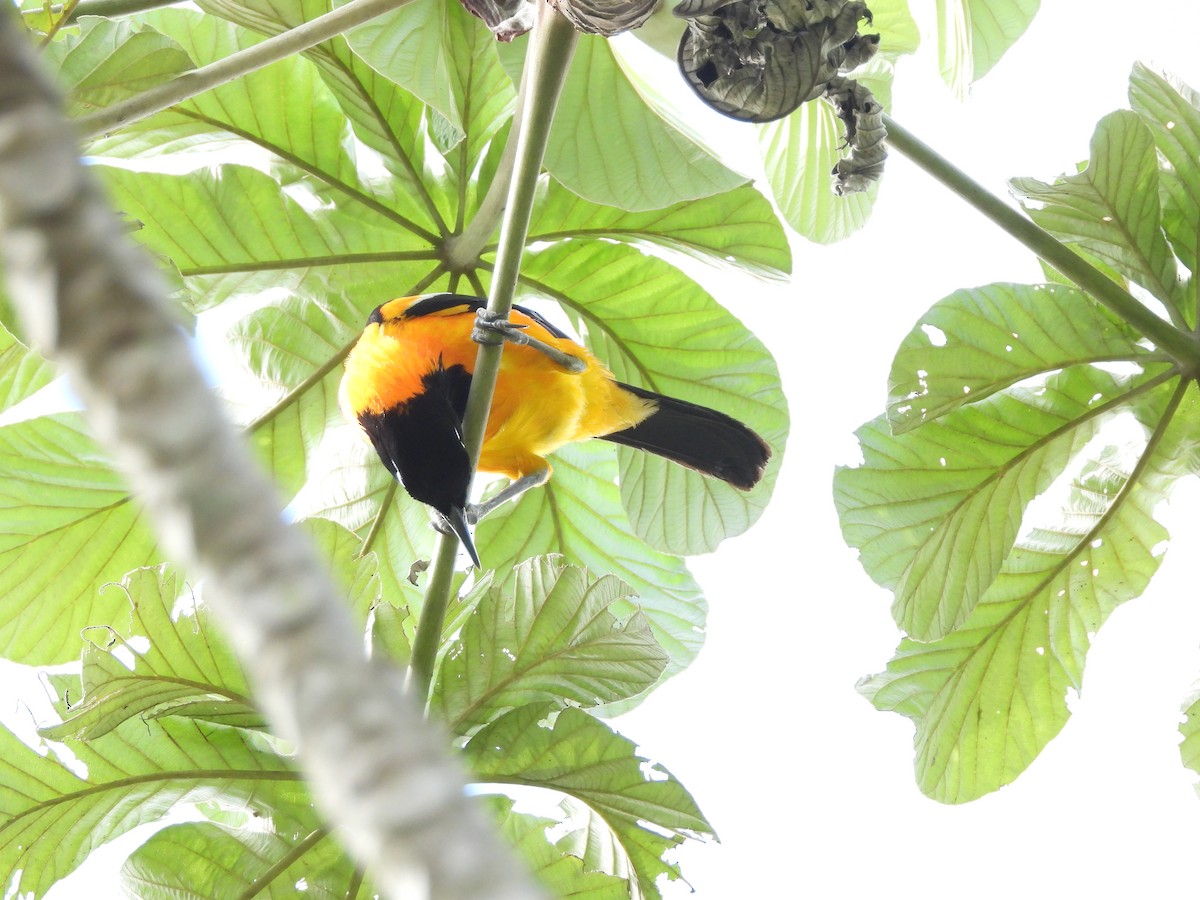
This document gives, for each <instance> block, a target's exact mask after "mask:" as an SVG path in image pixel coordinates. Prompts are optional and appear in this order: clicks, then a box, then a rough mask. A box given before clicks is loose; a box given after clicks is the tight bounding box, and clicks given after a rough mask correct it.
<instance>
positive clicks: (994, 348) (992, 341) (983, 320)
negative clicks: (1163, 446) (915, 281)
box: [887, 284, 1153, 434]
mask: <svg viewBox="0 0 1200 900" xmlns="http://www.w3.org/2000/svg"><path fill="white" fill-rule="evenodd" d="M1118 360H1121V361H1139V362H1142V363H1143V364H1144V363H1147V362H1150V361H1152V360H1153V356H1152V355H1151V354H1150V353H1149V351H1147V350H1146V349H1145V348H1144V347H1142V346H1141V345H1139V344H1138V335H1137V333H1136V332H1134V331H1133V329H1131V328H1130V327H1129V326H1128V325H1126V324H1125V323H1124V322H1122V321H1121V320H1119V319H1117V318H1116V317H1115V316H1114V315H1113V314H1112V313H1110V312H1108V311H1107V310H1106V309H1104V308H1103V307H1102V306H1100V305H1099V304H1097V303H1095V302H1094V301H1092V300H1091V299H1090V298H1089V297H1088V296H1087V295H1086V294H1084V293H1082V292H1081V291H1079V290H1076V289H1075V288H1072V287H1064V286H1062V285H1055V284H1046V285H1023V284H991V285H985V286H984V287H980V288H967V289H964V290H960V291H955V292H954V293H953V294H951V295H950V296H948V297H945V298H943V299H942V300H939V301H938V302H937V303H936V304H934V306H933V307H932V308H931V309H930V310H929V312H927V313H926V314H925V315H924V316H922V317H921V321H920V322H918V323H917V325H916V326H915V327H914V328H913V330H912V331H910V332H909V333H908V336H907V337H906V338H905V339H904V342H903V343H902V344H901V345H900V349H899V350H898V351H897V352H896V358H895V360H894V361H893V362H892V372H891V376H890V377H889V379H888V407H887V418H888V424H889V425H890V426H891V428H892V431H893V433H896V434H900V433H903V432H906V431H909V430H911V429H913V428H917V427H918V426H920V425H922V424H923V423H925V422H928V421H931V420H933V419H936V418H937V417H938V416H941V415H944V414H945V413H947V412H949V411H951V410H953V409H957V408H959V407H960V406H963V405H964V404H967V403H974V402H976V401H978V400H981V399H983V398H984V397H987V396H990V395H991V394H993V393H995V392H996V391H998V390H1002V389H1004V388H1007V387H1009V386H1010V385H1012V384H1015V383H1016V382H1018V381H1021V380H1023V379H1026V378H1030V377H1033V376H1035V375H1041V374H1045V373H1049V372H1053V371H1055V370H1057V369H1063V368H1067V367H1068V366H1072V365H1077V364H1081V363H1105V362H1115V361H1118Z"/></svg>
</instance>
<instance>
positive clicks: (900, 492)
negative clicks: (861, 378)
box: [834, 366, 1174, 641]
mask: <svg viewBox="0 0 1200 900" xmlns="http://www.w3.org/2000/svg"><path fill="white" fill-rule="evenodd" d="M1173 375H1174V373H1173V372H1171V371H1168V372H1167V373H1165V374H1164V375H1159V376H1156V377H1150V376H1148V375H1146V374H1143V375H1141V376H1139V377H1137V378H1135V379H1132V380H1125V379H1117V378H1114V377H1113V376H1112V375H1110V374H1108V373H1106V372H1104V371H1102V370H1100V369H1096V368H1093V367H1090V366H1075V367H1072V368H1071V369H1068V370H1066V371H1064V372H1061V373H1059V374H1057V375H1054V376H1051V377H1050V378H1047V379H1046V381H1045V384H1044V385H1041V386H1037V385H1034V386H1016V387H1014V388H1012V389H1010V390H1008V391H1006V392H1004V393H999V394H993V395H992V396H991V397H988V398H986V399H984V400H981V401H979V402H978V403H974V404H971V405H970V406H967V407H964V408H962V409H958V410H955V411H954V412H952V413H948V414H947V415H945V416H943V417H941V418H940V419H936V420H934V421H932V422H929V423H927V424H925V425H924V426H922V427H921V428H919V429H916V430H914V431H910V432H907V433H905V434H902V435H892V434H891V433H890V432H889V430H888V428H887V423H886V421H884V420H883V418H882V417H881V418H879V419H876V420H875V421H873V422H870V423H868V424H867V425H864V426H863V427H862V428H861V429H859V431H858V438H859V442H860V444H861V446H862V450H863V465H861V466H859V467H858V468H852V469H851V468H843V469H839V471H838V473H837V475H836V476H835V478H834V500H835V503H836V504H837V508H838V515H839V518H840V519H841V524H842V534H843V536H844V537H845V540H846V543H847V544H849V545H850V546H851V547H856V548H858V549H859V554H860V561H861V562H862V564H863V567H864V568H865V569H866V570H867V572H868V574H869V575H870V576H871V577H872V578H873V579H874V580H875V581H876V582H878V583H879V584H881V585H883V586H884V587H887V588H890V589H892V590H894V592H895V601H894V603H893V605H892V614H893V616H894V617H895V619H896V623H897V624H898V625H899V626H900V627H901V628H902V629H904V631H906V632H907V633H908V634H909V635H911V636H912V638H913V639H914V640H918V641H933V640H937V639H939V638H942V637H944V636H946V635H949V634H950V633H951V632H954V631H955V630H956V629H959V628H961V627H964V623H966V622H968V620H969V618H970V616H971V614H972V612H973V611H974V610H975V607H976V604H977V603H978V602H979V601H980V599H981V598H982V597H983V596H984V593H985V592H986V591H987V590H988V588H989V587H990V586H991V584H992V582H993V580H994V579H995V578H996V576H997V574H998V573H999V572H1000V568H1001V564H1002V563H1003V562H1004V560H1005V557H1007V556H1008V553H1009V550H1010V549H1011V548H1012V546H1013V542H1014V541H1015V539H1016V537H1017V533H1018V529H1019V528H1020V525H1021V519H1022V515H1023V513H1024V510H1025V507H1026V506H1027V505H1028V504H1029V502H1030V501H1031V500H1032V499H1033V498H1034V497H1035V496H1037V495H1038V494H1040V493H1042V492H1043V491H1045V490H1046V489H1047V488H1048V487H1049V486H1050V485H1051V484H1052V483H1053V482H1054V480H1055V479H1056V478H1057V477H1058V476H1059V475H1060V474H1061V473H1062V472H1063V471H1064V469H1065V468H1066V466H1067V464H1068V463H1069V462H1070V461H1071V459H1072V458H1073V457H1074V456H1075V454H1076V453H1078V452H1079V451H1080V450H1081V449H1082V448H1083V446H1084V445H1085V444H1086V443H1087V442H1088V441H1089V440H1090V439H1091V438H1092V437H1093V436H1094V435H1095V434H1096V433H1097V431H1098V429H1099V428H1100V426H1101V425H1102V424H1103V422H1104V421H1105V420H1106V419H1108V418H1110V417H1111V416H1112V415H1114V414H1115V413H1116V412H1117V411H1119V410H1120V409H1121V408H1122V407H1123V406H1125V405H1126V404H1128V403H1130V402H1131V401H1133V400H1135V399H1137V398H1138V397H1139V396H1142V395H1143V394H1145V393H1146V392H1147V391H1149V390H1150V389H1152V388H1153V387H1155V386H1157V385H1158V384H1161V383H1162V382H1163V380H1164V379H1165V378H1169V377H1172V376H1173Z"/></svg>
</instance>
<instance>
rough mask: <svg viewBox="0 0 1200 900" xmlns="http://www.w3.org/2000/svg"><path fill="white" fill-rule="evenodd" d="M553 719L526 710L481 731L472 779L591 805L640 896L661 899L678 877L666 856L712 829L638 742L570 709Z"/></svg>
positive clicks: (533, 708)
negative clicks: (661, 880) (664, 878)
mask: <svg viewBox="0 0 1200 900" xmlns="http://www.w3.org/2000/svg"><path fill="white" fill-rule="evenodd" d="M550 712H551V706H550V704H545V703H535V704H531V705H529V706H523V707H520V708H519V709H515V710H513V711H512V712H509V713H507V714H505V715H504V716H502V717H501V718H500V719H498V720H496V721H495V722H494V723H492V724H491V725H488V726H487V727H486V728H484V729H483V730H482V731H480V732H479V733H478V734H477V735H476V736H475V737H474V738H473V739H472V740H471V741H470V743H468V744H467V746H466V750H465V753H466V758H467V761H468V764H469V765H470V767H471V770H472V774H473V776H474V777H475V778H476V779H478V780H479V781H492V782H499V783H501V784H520V785H529V786H533V787H545V788H551V789H553V790H556V791H561V792H562V793H565V794H567V795H569V796H571V797H574V798H575V799H577V800H579V801H582V802H583V803H585V804H587V806H588V807H589V808H590V809H591V810H592V811H593V812H594V813H595V814H596V815H597V816H598V817H599V818H600V819H601V820H602V821H603V823H604V825H605V826H606V827H607V829H606V830H608V831H610V833H611V835H612V839H613V841H614V842H615V843H616V844H617V845H618V846H619V848H620V850H621V851H622V854H623V856H624V857H625V858H626V859H628V861H629V865H630V869H631V871H630V872H629V877H630V880H631V881H633V882H636V885H637V888H638V891H639V893H640V896H643V897H648V898H657V897H658V896H659V894H658V891H657V889H656V887H655V884H654V882H655V880H656V879H657V878H658V876H659V875H661V874H666V875H668V877H670V878H677V877H678V876H679V872H678V868H677V867H675V866H672V865H668V864H667V863H665V862H664V861H663V859H662V855H663V853H665V852H666V851H667V850H668V849H670V848H671V847H673V846H675V845H677V844H679V843H680V842H681V841H682V840H683V839H684V838H687V837H699V836H701V835H711V834H712V828H711V826H710V825H709V824H708V822H707V821H706V820H705V818H704V815H703V814H702V813H701V812H700V809H699V807H697V806H696V802H695V801H694V800H693V799H692V797H691V795H690V794H689V793H688V792H687V791H686V790H685V789H684V787H683V785H681V784H680V783H679V782H678V781H677V780H676V779H675V777H674V776H673V775H671V774H670V773H669V772H667V771H666V770H665V769H663V768H662V767H661V766H659V765H657V764H651V763H650V762H649V761H648V760H646V759H644V758H642V757H640V756H638V755H637V752H636V748H635V746H634V744H633V742H632V741H630V740H628V739H626V738H623V737H621V736H620V735H618V734H616V733H615V732H613V731H612V730H610V729H609V727H608V726H607V725H605V724H604V723H602V722H600V721H599V720H597V719H594V718H592V717H591V716H590V715H588V714H587V713H585V712H583V711H582V710H578V709H574V708H570V707H568V708H567V709H564V710H562V711H561V712H560V713H559V714H558V716H557V718H555V720H554V724H553V725H552V726H550V727H545V726H544V725H543V724H542V720H543V719H545V718H546V716H548V715H549V714H550ZM642 822H645V823H648V824H649V825H651V826H653V830H651V829H650V828H647V827H644V826H643V825H642V824H641V823H642ZM580 845H583V841H578V840H573V841H571V842H568V843H567V844H565V845H564V849H566V848H567V847H570V848H571V849H572V851H576V850H578V849H582V847H581V846H580ZM576 855H580V856H583V854H582V853H578V852H577V853H576ZM583 858H584V862H585V865H587V866H588V868H594V866H592V865H589V863H590V860H589V859H588V857H586V856H584V857H583Z"/></svg>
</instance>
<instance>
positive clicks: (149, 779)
mask: <svg viewBox="0 0 1200 900" xmlns="http://www.w3.org/2000/svg"><path fill="white" fill-rule="evenodd" d="M260 740H261V739H260V738H258V737H257V736H255V735H254V734H253V733H251V732H243V731H241V730H239V729H231V728H225V727H223V726H220V725H214V724H211V723H207V722H205V723H201V722H198V721H195V720H189V719H167V720H159V721H157V722H138V721H131V722H127V723H126V724H125V725H123V726H121V727H120V728H117V729H116V730H115V731H112V732H110V733H109V734H107V735H105V736H104V737H101V738H97V739H96V740H94V741H89V742H86V743H72V745H71V748H70V749H71V750H72V751H74V753H75V756H76V758H77V759H78V761H79V763H80V764H82V766H83V767H85V768H86V771H87V775H86V776H85V777H80V776H78V775H76V774H74V773H73V772H72V771H71V770H70V768H69V767H68V766H67V765H66V764H64V763H63V762H60V761H59V759H58V758H57V756H55V755H53V754H51V755H48V756H41V755H39V754H38V752H37V751H36V750H32V749H30V748H29V747H26V746H24V745H23V744H21V742H20V741H18V740H17V739H16V737H14V736H13V735H12V734H11V733H10V732H8V731H7V730H4V729H0V871H3V872H6V873H15V874H13V875H12V878H11V881H10V887H11V888H12V889H13V890H14V891H23V892H32V893H33V894H34V895H41V894H42V893H44V892H45V890H46V889H47V888H48V887H49V886H50V885H51V884H53V883H54V882H55V881H57V880H58V879H60V878H62V877H64V876H65V875H67V874H68V873H70V872H71V871H72V870H74V869H75V868H76V867H77V866H78V865H79V864H80V863H81V862H82V861H83V859H84V858H85V857H86V856H87V855H88V854H89V853H91V852H92V850H94V849H95V848H96V847H97V846H99V845H101V844H103V843H106V842H108V841H110V840H112V839H113V838H115V837H118V836H119V835H121V834H124V833H125V832H127V831H129V830H130V829H132V828H134V827H136V826H138V825H141V824H143V823H146V822H153V821H155V820H157V819H159V818H160V817H161V816H162V815H163V814H164V813H165V812H166V811H167V810H168V809H170V808H171V807H172V806H173V805H174V804H176V803H181V802H185V801H187V800H189V799H194V800H198V799H212V798H213V797H220V798H222V799H224V800H226V801H227V802H230V803H235V804H242V805H245V804H248V803H249V804H251V805H252V806H253V808H255V809H263V808H264V805H263V802H262V801H263V798H264V797H265V796H267V795H268V793H270V795H271V796H274V797H276V798H281V797H287V798H288V799H289V800H290V802H291V803H293V804H303V805H307V803H308V802H309V801H308V800H307V796H306V794H305V792H304V790H303V787H302V783H301V782H300V776H299V774H298V773H296V772H295V771H293V770H292V768H291V766H290V764H288V762H287V761H286V760H285V759H284V758H283V757H281V756H278V755H277V754H275V753H273V752H271V751H269V750H265V749H263V747H262V746H261V744H260Z"/></svg>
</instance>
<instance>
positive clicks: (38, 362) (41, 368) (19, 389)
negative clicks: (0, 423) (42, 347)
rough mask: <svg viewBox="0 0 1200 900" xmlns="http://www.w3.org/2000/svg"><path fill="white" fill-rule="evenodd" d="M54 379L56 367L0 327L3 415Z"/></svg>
mask: <svg viewBox="0 0 1200 900" xmlns="http://www.w3.org/2000/svg"><path fill="white" fill-rule="evenodd" d="M54 375H55V370H54V366H53V365H51V364H50V363H49V362H47V361H46V360H45V359H43V358H42V356H41V355H40V354H38V353H36V352H34V351H33V350H30V349H29V348H28V347H26V346H25V345H24V344H23V343H21V341H20V340H18V339H17V338H16V336H15V335H13V334H12V332H10V331H9V330H8V329H7V328H6V327H5V326H4V324H3V323H0V412H3V411H4V410H6V409H9V408H10V407H13V406H16V405H17V404H18V403H20V402H21V401H22V400H24V399H25V398H26V397H31V396H33V395H34V394H36V393H37V392H38V391H39V390H41V389H42V388H44V387H45V386H46V385H48V384H49V383H50V382H51V381H52V380H53V379H54Z"/></svg>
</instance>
